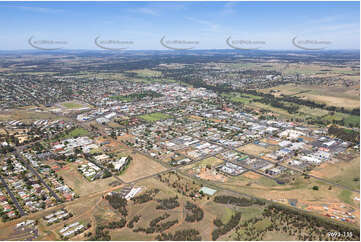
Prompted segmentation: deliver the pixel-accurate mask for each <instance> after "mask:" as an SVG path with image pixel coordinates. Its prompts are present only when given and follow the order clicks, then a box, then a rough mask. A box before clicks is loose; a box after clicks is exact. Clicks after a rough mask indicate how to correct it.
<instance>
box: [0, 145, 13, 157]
mask: <svg viewBox="0 0 361 242" xmlns="http://www.w3.org/2000/svg"><path fill="white" fill-rule="evenodd" d="M13 151H15V148H14V147H12V146H9V145H5V146H2V145H0V153H1V154H3V155H5V154H7V153H11V152H13Z"/></svg>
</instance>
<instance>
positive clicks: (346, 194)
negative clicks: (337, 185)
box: [338, 190, 353, 204]
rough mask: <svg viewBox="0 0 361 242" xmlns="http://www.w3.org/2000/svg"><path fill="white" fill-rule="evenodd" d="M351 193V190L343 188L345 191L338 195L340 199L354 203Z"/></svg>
mask: <svg viewBox="0 0 361 242" xmlns="http://www.w3.org/2000/svg"><path fill="white" fill-rule="evenodd" d="M351 195H352V192H350V191H349V190H343V191H342V192H341V193H340V194H339V195H338V197H339V198H340V200H342V201H343V202H345V203H348V204H353V201H352V197H351Z"/></svg>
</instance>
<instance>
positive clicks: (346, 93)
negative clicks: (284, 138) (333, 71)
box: [262, 84, 360, 109]
mask: <svg viewBox="0 0 361 242" xmlns="http://www.w3.org/2000/svg"><path fill="white" fill-rule="evenodd" d="M271 90H279V92H277V93H275V95H276V96H279V95H281V94H284V95H295V96H298V97H301V98H304V99H307V100H312V101H315V102H319V103H325V104H327V105H329V106H336V107H344V108H349V109H352V108H358V107H360V92H359V89H358V88H357V87H356V88H355V87H348V88H347V87H326V86H307V85H296V84H287V85H282V86H277V87H272V88H266V89H263V90H262V91H263V92H265V93H269V92H270V91H271Z"/></svg>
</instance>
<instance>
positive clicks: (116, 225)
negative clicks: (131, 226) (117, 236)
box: [105, 218, 127, 229]
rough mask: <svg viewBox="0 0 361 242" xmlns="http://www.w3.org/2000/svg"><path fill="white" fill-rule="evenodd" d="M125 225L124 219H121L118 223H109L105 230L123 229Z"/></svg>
mask: <svg viewBox="0 0 361 242" xmlns="http://www.w3.org/2000/svg"><path fill="white" fill-rule="evenodd" d="M126 223H127V220H125V218H121V219H120V220H119V221H113V222H110V223H109V224H108V225H107V226H106V227H105V228H107V229H120V228H123V227H124V226H125V225H126Z"/></svg>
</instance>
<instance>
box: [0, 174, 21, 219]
mask: <svg viewBox="0 0 361 242" xmlns="http://www.w3.org/2000/svg"><path fill="white" fill-rule="evenodd" d="M0 180H1V182H2V183H3V185H4V187H5V188H6V191H7V192H8V193H9V195H10V197H11V200H13V203H14V205H15V207H16V208H17V209H18V211H19V214H20V216H24V215H26V214H25V212H24V210H23V208H22V207H21V206H20V204H19V203H18V200H16V197H15V196H14V194H13V193H12V191H11V190H10V188H9V186H8V184H7V183H6V181H5V180H4V178H3V177H2V176H1V175H0Z"/></svg>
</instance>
